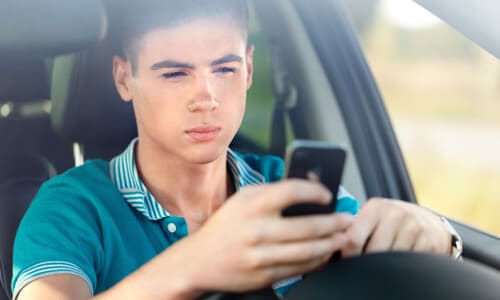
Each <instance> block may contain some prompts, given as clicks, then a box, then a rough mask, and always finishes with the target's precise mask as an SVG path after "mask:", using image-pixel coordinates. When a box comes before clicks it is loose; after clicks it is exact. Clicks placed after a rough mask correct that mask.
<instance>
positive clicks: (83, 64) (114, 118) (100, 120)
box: [51, 1, 137, 146]
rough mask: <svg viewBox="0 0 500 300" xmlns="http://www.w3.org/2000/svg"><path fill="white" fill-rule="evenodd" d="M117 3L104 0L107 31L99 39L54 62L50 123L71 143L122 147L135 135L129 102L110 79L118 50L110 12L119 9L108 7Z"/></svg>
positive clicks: (112, 16)
mask: <svg viewBox="0 0 500 300" xmlns="http://www.w3.org/2000/svg"><path fill="white" fill-rule="evenodd" d="M119 4H120V1H106V5H107V6H108V7H107V11H108V20H109V30H108V33H109V34H108V35H107V37H106V38H105V39H104V40H103V41H101V42H100V43H99V44H98V45H96V46H94V47H92V48H90V49H88V50H86V51H84V52H80V53H77V54H73V55H68V56H64V57H58V58H56V59H55V61H54V67H53V73H52V74H53V76H52V88H51V94H52V95H51V99H52V115H51V117H52V126H53V127H54V129H55V130H56V131H57V132H58V133H60V134H62V135H63V136H64V137H65V138H68V139H70V140H72V141H73V142H79V143H82V144H93V145H103V146H108V145H110V144H113V145H118V144H119V145H122V146H125V145H126V144H127V143H129V142H130V140H131V139H133V138H134V137H135V136H137V129H136V125H135V119H134V113H133V108H132V104H130V103H129V102H128V103H126V102H123V101H122V100H121V99H120V97H119V95H118V92H117V91H116V88H115V84H114V80H113V72H112V58H113V55H114V54H116V53H119V52H118V51H119V41H118V39H117V36H118V34H117V32H118V30H119V26H118V25H117V24H118V22H117V21H116V19H117V18H118V17H119V16H114V15H112V13H113V12H116V11H119V9H118V8H116V7H114V8H113V7H109V6H112V5H114V6H116V5H119ZM110 13H111V14H110Z"/></svg>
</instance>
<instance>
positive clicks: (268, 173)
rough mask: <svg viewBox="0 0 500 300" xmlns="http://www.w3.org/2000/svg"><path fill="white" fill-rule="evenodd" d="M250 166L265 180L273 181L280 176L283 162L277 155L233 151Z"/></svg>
mask: <svg viewBox="0 0 500 300" xmlns="http://www.w3.org/2000/svg"><path fill="white" fill-rule="evenodd" d="M234 154H235V155H236V156H237V157H238V158H239V159H241V160H242V161H244V162H245V163H246V164H247V165H248V166H249V167H250V168H252V169H253V170H255V171H256V172H258V173H259V174H261V175H262V176H264V178H265V180H266V182H275V181H278V180H280V179H281V178H282V176H283V170H284V162H283V159H281V158H280V157H278V156H274V155H258V154H246V153H239V152H234Z"/></svg>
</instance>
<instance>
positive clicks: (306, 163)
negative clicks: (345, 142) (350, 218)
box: [282, 140, 346, 216]
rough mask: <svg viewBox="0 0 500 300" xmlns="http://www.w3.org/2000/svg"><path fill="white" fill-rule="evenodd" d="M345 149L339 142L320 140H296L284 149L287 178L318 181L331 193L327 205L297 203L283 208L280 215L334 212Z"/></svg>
mask: <svg viewBox="0 0 500 300" xmlns="http://www.w3.org/2000/svg"><path fill="white" fill-rule="evenodd" d="M345 158H346V151H345V150H344V149H343V148H342V147H341V146H339V145H337V144H334V143H330V142H322V141H305V140H297V141H295V142H293V143H292V144H291V145H290V146H289V147H288V150H287V156H286V171H285V176H286V177H287V178H304V179H311V180H318V181H320V182H321V183H322V184H323V185H325V186H326V187H327V188H328V189H329V190H330V192H331V193H332V195H333V199H332V202H331V203H330V204H328V205H319V204H296V205H293V206H290V207H288V208H286V209H285V210H284V211H283V213H282V214H283V216H303V215H310V214H327V213H333V212H334V211H335V208H336V204H337V193H338V188H339V185H340V183H341V180H342V173H343V169H344V162H345Z"/></svg>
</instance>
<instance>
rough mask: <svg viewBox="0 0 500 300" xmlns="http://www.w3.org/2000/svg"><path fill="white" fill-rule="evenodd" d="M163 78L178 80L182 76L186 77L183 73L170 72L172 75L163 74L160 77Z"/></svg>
mask: <svg viewBox="0 0 500 300" xmlns="http://www.w3.org/2000/svg"><path fill="white" fill-rule="evenodd" d="M161 76H162V77H163V78H166V79H179V78H182V77H184V76H186V73H185V72H172V73H164V74H162V75H161Z"/></svg>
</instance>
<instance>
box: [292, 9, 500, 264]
mask: <svg viewBox="0 0 500 300" xmlns="http://www.w3.org/2000/svg"><path fill="white" fill-rule="evenodd" d="M294 4H295V6H296V10H297V14H298V15H299V16H300V17H301V19H302V21H303V23H304V26H305V27H306V29H307V31H308V33H309V36H310V38H311V40H312V43H313V45H314V48H315V50H316V53H317V54H318V57H319V59H320V61H321V63H322V66H323V68H324V70H325V72H326V74H327V77H328V79H329V83H330V84H331V86H332V89H333V90H334V91H335V96H336V100H337V102H338V105H339V107H340V110H341V113H342V115H343V117H344V120H345V124H346V127H347V131H348V133H349V136H350V139H351V141H352V147H353V151H354V153H355V156H356V160H357V162H358V165H359V169H360V173H361V174H362V175H361V176H362V179H363V183H364V185H365V188H366V194H367V196H369V197H371V196H382V197H391V198H399V199H404V200H407V201H410V202H416V197H415V194H414V191H413V189H412V184H411V181H410V178H409V176H408V172H407V170H406V167H405V164H404V161H403V158H402V154H401V150H400V148H399V146H398V141H397V139H396V136H395V134H394V130H393V128H392V126H391V122H390V119H389V117H388V114H387V111H386V109H385V107H384V103H383V99H382V97H381V95H380V93H379V91H378V89H377V85H376V83H375V80H374V78H373V76H372V75H371V72H370V69H369V66H368V64H367V62H366V60H365V58H364V57H363V54H362V50H361V48H360V45H359V43H358V41H357V38H356V33H355V32H354V30H353V28H352V27H350V26H349V22H348V20H347V18H346V16H345V14H344V13H343V12H342V11H343V10H342V7H341V5H340V3H339V2H338V1H311V2H308V3H304V2H303V1H294ZM331 28H334V29H335V30H331ZM452 223H453V225H454V226H455V227H456V228H457V230H458V231H459V233H460V234H461V235H462V237H463V238H464V243H465V251H464V256H465V258H467V259H472V260H476V261H479V262H482V263H485V264H487V265H490V266H492V267H495V268H497V269H500V239H499V238H498V237H496V236H494V235H492V234H489V233H486V232H484V231H481V230H479V229H477V228H474V227H471V226H468V225H465V224H462V223H460V222H456V221H452Z"/></svg>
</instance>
